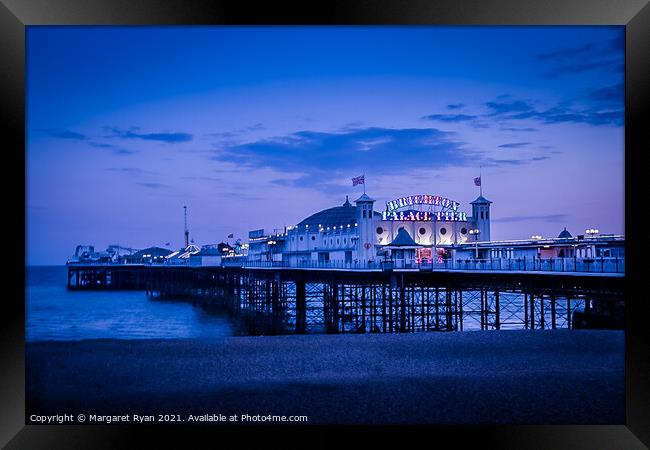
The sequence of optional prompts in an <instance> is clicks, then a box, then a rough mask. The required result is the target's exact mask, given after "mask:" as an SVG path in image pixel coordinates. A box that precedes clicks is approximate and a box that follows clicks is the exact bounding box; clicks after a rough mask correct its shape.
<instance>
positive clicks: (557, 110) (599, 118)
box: [485, 91, 624, 126]
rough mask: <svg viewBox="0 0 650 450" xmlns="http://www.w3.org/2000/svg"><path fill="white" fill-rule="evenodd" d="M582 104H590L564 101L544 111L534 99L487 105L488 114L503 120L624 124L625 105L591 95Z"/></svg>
mask: <svg viewBox="0 0 650 450" xmlns="http://www.w3.org/2000/svg"><path fill="white" fill-rule="evenodd" d="M592 95H596V96H598V95H600V96H601V97H606V96H608V95H611V92H609V91H605V92H600V93H599V94H595V92H592ZM576 100H582V103H586V105H582V106H576V105H574V102H571V101H563V102H560V103H558V104H557V105H555V106H553V107H551V108H548V109H544V110H540V109H537V108H535V107H534V106H533V105H532V104H531V103H530V102H528V101H523V100H515V101H510V102H497V101H492V102H486V103H485V105H486V106H487V107H488V108H489V109H491V111H490V112H489V113H488V114H487V115H486V117H492V118H498V119H501V120H527V119H528V120H537V121H539V122H542V123H547V124H555V123H565V122H571V123H584V124H588V125H594V126H599V125H613V126H620V125H623V120H624V110H623V104H622V103H621V104H620V105H615V104H612V103H607V104H603V102H594V101H593V99H590V97H589V96H583V98H582V99H576Z"/></svg>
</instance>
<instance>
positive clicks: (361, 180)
mask: <svg viewBox="0 0 650 450" xmlns="http://www.w3.org/2000/svg"><path fill="white" fill-rule="evenodd" d="M357 184H363V185H365V184H366V182H365V175H360V176H358V177H354V178H352V186H356V185H357Z"/></svg>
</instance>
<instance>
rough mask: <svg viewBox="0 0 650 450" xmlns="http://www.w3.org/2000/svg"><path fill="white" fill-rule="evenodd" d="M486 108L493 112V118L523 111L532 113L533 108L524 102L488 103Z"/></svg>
mask: <svg viewBox="0 0 650 450" xmlns="http://www.w3.org/2000/svg"><path fill="white" fill-rule="evenodd" d="M485 106H487V107H488V108H490V109H491V110H492V112H491V114H489V115H492V116H496V115H500V114H508V113H516V112H522V111H531V110H532V109H533V106H532V105H531V104H530V103H528V102H525V101H523V100H516V101H511V102H496V101H495V102H487V103H485Z"/></svg>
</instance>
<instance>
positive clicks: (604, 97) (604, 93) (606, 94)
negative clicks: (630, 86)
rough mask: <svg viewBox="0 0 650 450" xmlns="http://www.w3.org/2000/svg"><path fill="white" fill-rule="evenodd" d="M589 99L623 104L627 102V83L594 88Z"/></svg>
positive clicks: (588, 95)
mask: <svg viewBox="0 0 650 450" xmlns="http://www.w3.org/2000/svg"><path fill="white" fill-rule="evenodd" d="M586 97H587V99H588V100H592V101H594V102H602V103H614V104H618V105H622V104H623V103H624V102H625V84H624V83H618V84H614V85H612V86H607V87H604V88H600V89H595V90H592V91H591V92H590V93H589V94H587V96H586Z"/></svg>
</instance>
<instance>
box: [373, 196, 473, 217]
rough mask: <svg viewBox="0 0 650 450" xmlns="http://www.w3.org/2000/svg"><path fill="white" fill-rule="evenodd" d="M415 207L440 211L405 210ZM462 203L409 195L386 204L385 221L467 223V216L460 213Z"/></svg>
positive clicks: (383, 215)
mask: <svg viewBox="0 0 650 450" xmlns="http://www.w3.org/2000/svg"><path fill="white" fill-rule="evenodd" d="M414 205H429V206H430V207H435V206H439V207H440V208H441V210H440V211H417V210H414V209H405V208H409V207H412V206H414ZM459 206H460V203H458V202H456V201H453V200H450V199H448V198H445V197H441V196H439V195H409V196H407V197H400V198H397V199H395V200H391V201H389V202H386V211H384V212H383V213H382V219H383V220H396V221H402V220H405V221H415V222H426V221H431V220H436V221H448V222H465V221H466V220H467V215H466V214H465V213H464V212H462V211H458V207H459Z"/></svg>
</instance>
